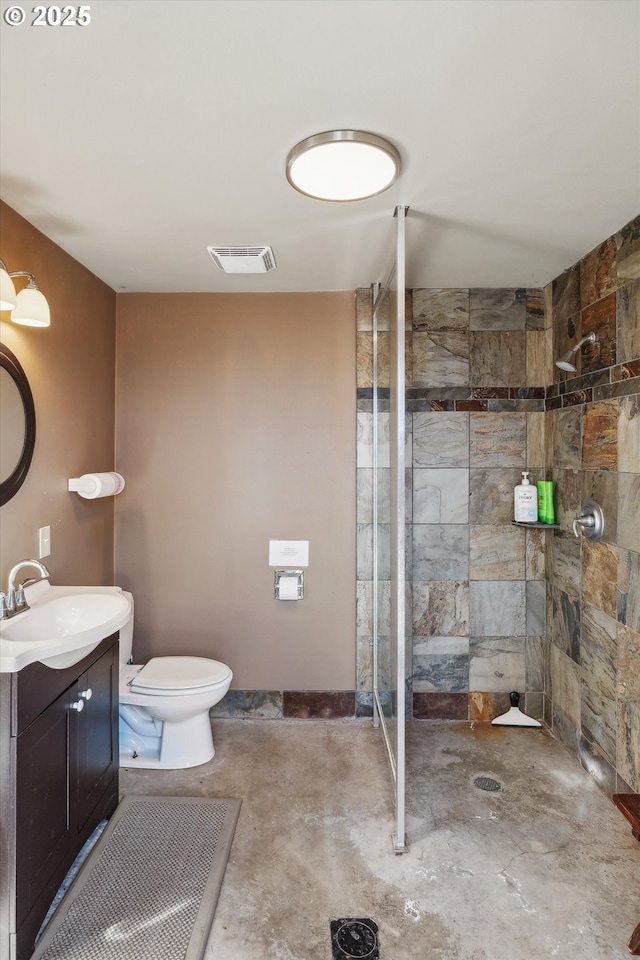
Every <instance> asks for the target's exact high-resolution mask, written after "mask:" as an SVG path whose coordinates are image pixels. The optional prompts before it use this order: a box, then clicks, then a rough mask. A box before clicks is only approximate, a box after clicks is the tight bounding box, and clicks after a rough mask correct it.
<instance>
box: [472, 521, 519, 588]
mask: <svg viewBox="0 0 640 960" xmlns="http://www.w3.org/2000/svg"><path fill="white" fill-rule="evenodd" d="M524 541H525V531H523V530H521V529H519V528H518V527H513V526H506V525H504V524H495V525H492V524H486V525H485V524H482V525H474V526H472V527H471V533H470V540H469V579H470V580H524V576H525V558H524V554H525V544H524Z"/></svg>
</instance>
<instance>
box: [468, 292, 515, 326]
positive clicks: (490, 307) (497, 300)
mask: <svg viewBox="0 0 640 960" xmlns="http://www.w3.org/2000/svg"><path fill="white" fill-rule="evenodd" d="M526 319H527V291H526V290H523V289H517V290H513V289H498V290H489V289H486V288H479V289H474V290H470V291H469V329H470V330H524V328H525V324H526Z"/></svg>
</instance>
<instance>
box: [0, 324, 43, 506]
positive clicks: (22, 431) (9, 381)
mask: <svg viewBox="0 0 640 960" xmlns="http://www.w3.org/2000/svg"><path fill="white" fill-rule="evenodd" d="M0 411H1V414H0V416H1V418H2V419H1V421H0V505H2V504H3V503H6V502H7V500H10V499H11V497H13V496H15V494H16V493H17V492H18V490H19V489H20V487H21V486H22V484H23V483H24V481H25V478H26V476H27V473H28V471H29V466H30V464H31V458H32V456H33V448H34V446H35V442H36V410H35V407H34V404H33V394H32V393H31V387H30V386H29V381H28V380H27V377H26V374H25V372H24V370H23V369H22V367H21V365H20V362H19V361H18V359H17V357H16V356H14V354H13V353H12V352H11V350H9V348H8V347H6V346H5V345H4V344H3V343H2V344H0Z"/></svg>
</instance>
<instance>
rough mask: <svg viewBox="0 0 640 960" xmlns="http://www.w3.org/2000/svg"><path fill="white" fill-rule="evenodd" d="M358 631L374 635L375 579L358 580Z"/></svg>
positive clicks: (363, 634) (367, 635) (358, 633)
mask: <svg viewBox="0 0 640 960" xmlns="http://www.w3.org/2000/svg"><path fill="white" fill-rule="evenodd" d="M356 633H357V635H358V636H359V637H370V636H373V581H371V580H357V581H356Z"/></svg>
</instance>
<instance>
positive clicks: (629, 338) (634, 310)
mask: <svg viewBox="0 0 640 960" xmlns="http://www.w3.org/2000/svg"><path fill="white" fill-rule="evenodd" d="M616 325H617V331H618V358H617V359H618V363H624V362H625V361H626V360H635V358H636V357H640V279H638V280H632V281H631V282H630V283H627V284H625V286H624V287H621V288H620V290H618V295H617V298H616Z"/></svg>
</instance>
